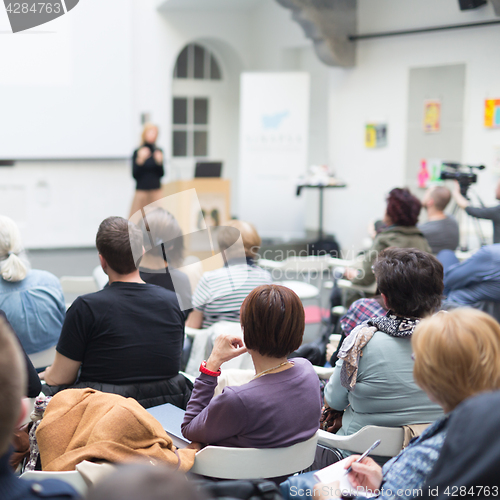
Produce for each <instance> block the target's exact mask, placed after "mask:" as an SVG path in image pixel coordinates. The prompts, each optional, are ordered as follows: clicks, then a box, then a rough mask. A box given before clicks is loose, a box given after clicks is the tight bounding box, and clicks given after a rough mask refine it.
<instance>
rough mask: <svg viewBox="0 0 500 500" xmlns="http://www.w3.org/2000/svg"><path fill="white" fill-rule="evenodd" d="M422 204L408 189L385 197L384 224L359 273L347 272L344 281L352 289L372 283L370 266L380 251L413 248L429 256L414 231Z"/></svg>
mask: <svg viewBox="0 0 500 500" xmlns="http://www.w3.org/2000/svg"><path fill="white" fill-rule="evenodd" d="M421 208H422V204H421V203H420V200H419V199H418V198H417V197H415V196H413V195H412V194H411V193H410V191H409V190H408V189H401V188H395V189H393V190H392V191H391V192H390V193H389V196H388V197H387V206H386V209H385V215H384V223H385V226H386V227H385V229H382V231H381V232H380V233H378V234H377V236H376V237H375V239H374V240H373V244H372V247H371V248H370V250H368V251H367V252H366V254H365V256H364V259H363V263H362V267H361V269H359V270H358V269H347V270H346V278H348V279H351V280H352V282H353V283H354V284H356V285H361V286H369V285H371V284H372V283H373V282H374V281H375V276H374V275H373V271H372V266H373V264H374V262H375V259H376V258H377V256H378V254H379V253H380V252H381V251H382V250H384V248H389V247H398V248H416V249H418V250H423V251H424V252H429V253H432V251H431V247H430V246H429V243H428V242H427V240H426V239H425V236H424V235H423V234H422V232H421V231H420V230H419V229H418V228H417V227H416V226H417V222H418V216H419V214H420V209H421Z"/></svg>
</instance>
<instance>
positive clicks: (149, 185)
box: [130, 143, 165, 216]
mask: <svg viewBox="0 0 500 500" xmlns="http://www.w3.org/2000/svg"><path fill="white" fill-rule="evenodd" d="M142 147H145V148H148V149H149V150H150V152H151V155H150V156H149V157H148V158H147V159H146V161H145V162H144V163H143V164H142V165H139V164H138V163H137V154H138V151H139V149H141V148H142ZM155 151H161V149H160V148H157V147H156V145H155V144H147V143H146V144H144V145H143V146H141V147H139V148H137V149H136V150H135V151H134V154H133V156H132V176H133V177H134V179H135V180H136V181H137V185H136V188H135V189H136V191H135V196H134V201H133V202H132V209H131V210H130V215H131V216H132V215H133V214H134V213H135V212H137V211H138V210H140V209H141V208H143V207H145V206H146V205H149V204H150V203H153V202H155V201H157V200H159V199H160V198H161V197H162V196H161V189H160V188H161V184H160V179H161V178H162V177H163V175H164V174H165V170H164V168H163V162H161V163H157V162H156V160H155V158H154V153H155Z"/></svg>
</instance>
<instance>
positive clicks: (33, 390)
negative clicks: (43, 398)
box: [0, 310, 42, 398]
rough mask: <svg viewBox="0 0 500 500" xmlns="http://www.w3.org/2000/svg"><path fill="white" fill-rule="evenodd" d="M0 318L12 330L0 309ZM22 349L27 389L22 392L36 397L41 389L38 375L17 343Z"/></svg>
mask: <svg viewBox="0 0 500 500" xmlns="http://www.w3.org/2000/svg"><path fill="white" fill-rule="evenodd" d="M0 318H1V319H3V320H4V322H5V323H6V324H7V326H8V327H9V328H10V329H11V330H12V331H14V330H13V328H12V325H11V324H10V323H9V321H8V319H7V316H6V315H5V313H4V312H3V311H2V310H0ZM19 345H20V347H21V349H22V351H23V356H24V363H25V367H26V374H27V382H28V384H27V391H26V393H25V394H24V396H26V397H27V398H36V397H37V396H38V395H39V394H40V392H41V391H42V383H41V382H40V377H39V376H38V373H37V372H36V370H35V367H34V366H33V363H32V362H31V360H30V358H29V357H28V355H27V354H26V351H25V350H24V349H23V346H22V345H21V344H19Z"/></svg>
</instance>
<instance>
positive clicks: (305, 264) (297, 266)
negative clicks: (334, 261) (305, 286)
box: [282, 255, 331, 274]
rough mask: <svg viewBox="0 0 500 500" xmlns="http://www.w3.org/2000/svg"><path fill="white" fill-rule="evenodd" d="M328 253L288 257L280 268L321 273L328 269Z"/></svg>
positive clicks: (296, 271)
mask: <svg viewBox="0 0 500 500" xmlns="http://www.w3.org/2000/svg"><path fill="white" fill-rule="evenodd" d="M330 260H331V257H330V256H329V255H309V256H307V257H305V256H304V257H288V259H286V260H285V261H284V263H283V267H282V270H283V271H290V272H295V273H297V274H301V273H306V274H308V273H316V274H321V273H323V272H324V271H328V270H329V269H330Z"/></svg>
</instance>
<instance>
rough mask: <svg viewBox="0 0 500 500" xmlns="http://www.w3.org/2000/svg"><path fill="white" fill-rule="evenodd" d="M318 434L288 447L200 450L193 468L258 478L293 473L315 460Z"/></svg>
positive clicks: (225, 475) (222, 476) (207, 473)
mask: <svg viewBox="0 0 500 500" xmlns="http://www.w3.org/2000/svg"><path fill="white" fill-rule="evenodd" d="M317 441H318V436H317V434H315V435H314V436H312V437H311V438H309V439H308V440H307V441H303V442H301V443H297V444H294V445H293V446H288V447H286V448H266V449H257V448H230V447H226V446H207V447H205V448H203V449H202V450H200V451H199V452H198V453H197V454H196V456H195V460H194V465H193V468H192V469H191V470H190V472H193V473H195V474H200V475H203V476H209V477H216V478H220V479H257V478H273V477H280V476H289V475H291V474H294V473H295V472H299V471H301V470H304V469H306V468H307V467H309V466H310V465H311V464H312V463H313V461H314V455H315V452H316V444H317Z"/></svg>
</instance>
